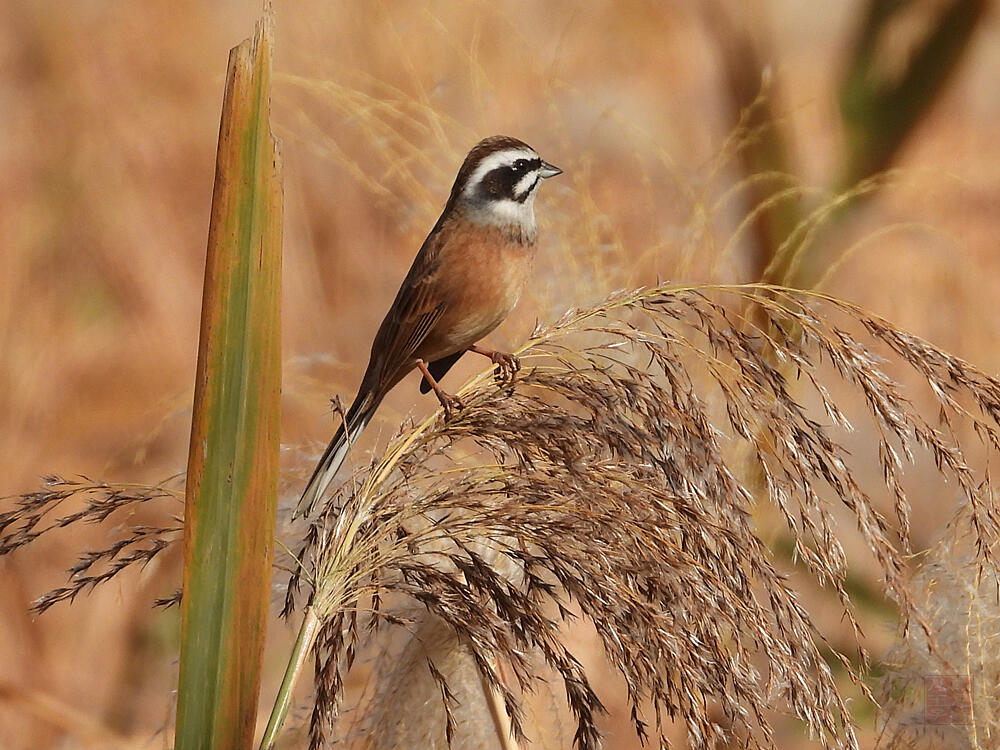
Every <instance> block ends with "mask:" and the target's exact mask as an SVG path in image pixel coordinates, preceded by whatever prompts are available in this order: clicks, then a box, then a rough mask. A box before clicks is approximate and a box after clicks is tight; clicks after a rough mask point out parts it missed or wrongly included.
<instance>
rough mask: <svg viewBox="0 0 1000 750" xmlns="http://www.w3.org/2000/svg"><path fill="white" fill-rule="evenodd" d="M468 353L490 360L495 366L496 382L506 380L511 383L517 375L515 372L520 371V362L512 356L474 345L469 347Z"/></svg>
mask: <svg viewBox="0 0 1000 750" xmlns="http://www.w3.org/2000/svg"><path fill="white" fill-rule="evenodd" d="M469 351H470V352H475V353H476V354H482V355H483V356H484V357H489V358H490V361H492V362H493V364H495V365H496V366H497V370H496V378H497V381H498V382H501V381H503V380H508V379H509V380H510V381H511V382H513V380H514V376H515V375H517V371H518V370H520V369H521V360H519V359H518V358H517V357H515V356H514V355H513V354H508V353H507V352H498V351H493V350H492V349H483V348H482V347H480V346H476V345H475V344H473V345H472V346H470V347H469Z"/></svg>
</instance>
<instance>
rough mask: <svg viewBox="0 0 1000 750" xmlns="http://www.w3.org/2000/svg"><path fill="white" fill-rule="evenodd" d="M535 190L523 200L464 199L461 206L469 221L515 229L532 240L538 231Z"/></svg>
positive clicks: (529, 240)
mask: <svg viewBox="0 0 1000 750" xmlns="http://www.w3.org/2000/svg"><path fill="white" fill-rule="evenodd" d="M536 192H537V186H536V189H535V190H532V191H531V193H529V194H528V197H527V198H525V199H524V200H523V201H515V200H512V199H510V198H507V199H504V200H475V199H473V200H465V201H463V202H462V208H463V210H464V213H465V215H466V216H467V217H468V218H469V220H470V221H473V222H475V223H476V224H481V225H483V226H494V227H499V228H501V229H512V230H515V231H517V232H518V233H519V234H520V235H521V237H523V238H524V239H525V240H527V241H528V242H534V241H535V236H536V235H537V233H538V228H537V226H536V225H535V193H536Z"/></svg>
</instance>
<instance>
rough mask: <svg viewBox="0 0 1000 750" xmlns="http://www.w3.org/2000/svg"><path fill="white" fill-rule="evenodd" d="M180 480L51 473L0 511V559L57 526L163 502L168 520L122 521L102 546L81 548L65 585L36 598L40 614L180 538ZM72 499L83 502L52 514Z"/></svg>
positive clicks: (148, 558)
mask: <svg viewBox="0 0 1000 750" xmlns="http://www.w3.org/2000/svg"><path fill="white" fill-rule="evenodd" d="M182 479H183V477H182V476H180V475H179V476H175V477H170V478H168V479H166V480H164V481H163V482H161V483H159V484H157V485H143V484H134V483H125V482H100V481H95V480H93V479H90V478H88V477H78V478H76V479H65V478H63V477H58V476H54V475H53V476H48V477H44V478H43V480H42V481H43V489H41V490H38V491H37V492H31V493H28V494H26V495H22V496H20V497H18V498H17V500H16V502H15V505H14V508H13V509H11V510H9V511H6V512H4V513H0V557H2V556H3V555H7V554H10V553H12V552H14V551H15V550H18V549H20V548H22V547H24V546H26V545H29V544H33V543H34V542H36V541H37V540H38V539H39V538H40V537H42V536H47V535H49V534H51V533H52V532H54V531H57V530H61V529H66V528H69V527H72V526H79V525H82V524H102V523H105V522H107V521H108V520H109V519H110V518H111V517H112V516H114V517H115V520H119V519H122V518H123V516H124V515H125V513H126V512H128V513H132V512H134V511H135V510H136V509H137V508H139V507H140V506H142V507H149V506H160V507H159V508H158V509H159V510H160V511H163V510H166V513H165V515H166V518H165V519H164V521H163V522H161V523H159V524H156V525H150V524H141V525H128V526H125V525H122V524H118V525H117V526H116V530H117V533H116V534H115V537H114V538H113V540H112V541H110V542H109V543H108V544H107V545H106V546H104V547H101V548H98V549H91V550H86V551H84V552H82V553H81V554H80V556H79V557H78V559H77V562H76V563H75V564H74V565H72V566H71V567H70V568H69V570H68V573H69V581H68V582H67V583H66V585H65V586H59V587H57V588H54V589H52V590H50V591H48V592H46V593H45V594H43V595H42V596H41V597H39V598H38V599H36V600H35V602H34V604H33V606H32V610H33V611H34V612H36V613H37V614H41V613H43V612H45V611H46V610H47V609H49V608H50V607H51V606H53V605H54V604H57V603H59V602H62V601H73V600H74V599H76V597H77V596H79V595H80V594H81V593H84V592H86V591H90V590H92V589H94V588H95V587H97V586H99V585H101V584H102V583H106V582H107V581H109V580H111V579H112V578H114V577H115V576H117V575H118V574H119V573H121V572H122V571H124V570H126V569H128V568H135V567H145V566H146V565H148V564H149V563H150V562H152V561H153V559H154V558H156V557H157V556H158V555H160V554H161V553H162V552H163V551H164V550H165V549H166V548H167V547H168V546H170V545H171V544H173V543H174V542H175V541H178V540H179V539H180V536H181V532H182V530H183V518H182V516H181V513H182V512H183V508H184V505H183V499H184V488H183V481H182ZM169 500H172V501H173V507H172V508H170V507H168V508H166V509H164V508H162V506H163V505H164V504H165V501H169ZM70 503H71V504H73V505H74V506H78V505H79V504H80V503H82V504H83V505H82V507H79V508H77V509H75V510H72V511H71V512H67V513H65V514H64V515H61V516H58V517H53V514H55V513H56V512H57V511H58V510H59V508H60V507H61V506H63V505H64V504H70Z"/></svg>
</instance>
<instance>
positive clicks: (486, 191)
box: [479, 157, 542, 202]
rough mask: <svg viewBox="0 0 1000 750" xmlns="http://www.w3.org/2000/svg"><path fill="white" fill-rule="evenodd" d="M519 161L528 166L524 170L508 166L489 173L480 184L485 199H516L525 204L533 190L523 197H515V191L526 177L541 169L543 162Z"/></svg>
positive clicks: (537, 160)
mask: <svg viewBox="0 0 1000 750" xmlns="http://www.w3.org/2000/svg"><path fill="white" fill-rule="evenodd" d="M518 161H520V162H523V163H524V164H525V165H526V166H525V168H524V169H516V168H515V167H514V165H513V164H508V165H504V166H502V167H496V168H494V169H492V170H490V171H489V172H487V173H486V175H485V176H484V177H483V179H482V182H481V183H480V187H479V192H480V194H481V195H482V196H483V197H488V198H495V199H497V200H504V199H514V200H517V201H519V202H523V201H524V200H525V199H526V198H527V196H528V195H530V194H531V190H528V191H527V192H526V193H524V195H523V196H517V195H515V194H514V190H515V189H516V188H517V184H518V183H519V182H520V181H521V180H523V179H524V176H525V175H527V174H530V173H531V172H533V171H536V170H538V169H540V168H541V166H542V160H541V159H539V158H537V157H536V158H534V159H519V160H518ZM536 182H537V178H536ZM532 188H534V185H532Z"/></svg>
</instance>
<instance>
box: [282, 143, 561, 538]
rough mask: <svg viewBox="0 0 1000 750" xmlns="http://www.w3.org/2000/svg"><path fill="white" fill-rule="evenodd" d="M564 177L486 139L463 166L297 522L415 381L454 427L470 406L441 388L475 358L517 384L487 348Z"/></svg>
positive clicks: (518, 289)
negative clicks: (409, 380) (378, 416)
mask: <svg viewBox="0 0 1000 750" xmlns="http://www.w3.org/2000/svg"><path fill="white" fill-rule="evenodd" d="M559 174H562V170H561V169H559V167H556V166H554V165H553V164H550V163H549V162H547V161H544V160H543V159H542V158H541V157H540V156H539V155H538V153H537V152H536V151H535V150H534V149H533V148H531V147H530V146H529V145H528V144H526V143H524V142H523V141H520V140H518V139H517V138H512V137H510V136H504V135H496V136H491V137H489V138H484V139H483V140H482V141H480V142H479V143H477V144H476V145H475V146H473V148H472V149H471V150H470V151H469V153H468V155H467V156H466V157H465V160H464V161H463V162H462V166H461V168H460V169H459V170H458V175H457V176H456V178H455V182H454V185H453V186H452V188H451V194H450V195H449V197H448V200H447V202H446V203H445V207H444V210H443V211H442V212H441V216H440V218H438V220H437V222H436V223H435V224H434V227H433V229H431V231H430V234H428V235H427V239H425V240H424V242H423V244H422V245H421V247H420V250H419V251H418V252H417V255H416V257H415V258H414V260H413V264H412V265H411V266H410V270H409V272H408V273H407V274H406V277H405V278H404V279H403V282H402V284H401V285H400V287H399V291H398V293H397V294H396V298H395V300H394V301H393V303H392V305H391V306H390V307H389V311H388V313H386V316H385V319H384V320H383V321H382V324H381V326H379V329H378V333H376V335H375V340H374V342H373V343H372V348H371V356H370V358H369V361H368V367H367V368H366V369H365V374H364V377H363V378H362V379H361V386H360V387H359V389H358V393H357V396H356V397H355V399H354V401H353V403H352V404H351V406H350V408H349V409H348V410H347V412H346V414H345V415H344V419H343V422H342V424H341V426H340V427H339V428H338V429H337V431H336V433H335V434H334V436H333V439H332V440H331V441H330V444H329V445H328V446H327V448H326V450H325V451H324V453H323V457H322V458H321V459H320V461H319V463H318V464H317V466H316V469H315V470H314V471H313V474H312V477H311V478H310V479H309V482H308V484H307V485H306V488H305V490H304V491H303V493H302V497H301V499H300V500H299V503H298V506H297V507H296V510H295V513H294V514H293V518H295V517H298V516H300V515H304V516H307V517H308V516H310V515H311V514H312V510H313V508H314V507H315V505H316V503H317V501H318V500H319V499H320V498H321V497H322V496H323V494H324V492H325V491H326V489H327V488H328V487H329V485H330V483H331V482H332V481H333V479H334V476H335V475H336V473H337V471H338V470H339V469H340V466H341V464H343V462H344V459H345V458H346V457H347V454H348V451H349V450H350V447H351V445H353V444H354V443H355V442H357V440H358V438H359V437H360V436H361V433H362V432H363V431H364V429H365V427H366V426H367V425H368V423H369V422H370V421H371V419H372V416H373V415H374V414H375V411H376V409H378V407H379V404H381V402H382V399H384V398H385V396H386V395H387V394H388V393H389V391H390V390H392V388H393V387H394V386H395V385H396V384H397V383H399V381H400V380H402V379H403V377H405V376H406V375H407V374H408V373H410V372H412V371H413V370H414V369H417V370H419V371H420V373H421V374H422V376H423V377H422V380H421V383H420V391H421V393H427V392H428V391H434V394H435V395H436V396H437V398H438V400H439V401H440V403H441V406H442V408H443V409H444V413H445V419H448V418H450V417H451V415H452V412H453V410H454V409H461V408H462V407H463V404H462V402H461V400H460V399H459V398H458V397H456V396H454V395H451V394H449V393H446V392H445V391H444V390H443V389H442V388H441V386H440V385H439V383H438V381H439V380H440V379H441V378H442V377H443V376H444V374H445V373H446V372H448V370H449V369H451V367H452V366H453V365H454V364H455V363H456V362H457V361H458V360H459V358H460V357H461V356H462V355H463V354H465V353H466V352H474V353H476V354H480V355H483V356H486V357H488V358H489V359H490V360H491V361H492V362H493V363H494V364H495V365H496V368H497V375H498V377H500V376H501V375H509V376H510V377H511V378H513V376H514V374H515V373H516V372H517V370H518V369H519V368H520V363H519V362H518V360H517V358H516V357H514V356H513V355H512V354H509V353H506V352H500V351H495V350H491V349H487V348H483V347H481V346H480V345H479V342H480V341H482V339H483V338H484V337H485V336H487V335H489V334H490V333H491V332H492V331H493V330H494V329H495V328H496V327H497V326H499V325H500V323H502V322H503V321H504V320H505V319H506V318H507V316H508V314H509V313H510V311H511V310H512V309H513V308H514V306H515V305H516V304H517V302H518V300H519V298H520V296H521V293H522V290H523V289H524V286H525V283H526V281H527V278H528V275H529V272H530V268H531V265H532V260H533V258H534V255H535V246H536V240H537V234H538V232H537V228H536V224H535V210H534V202H535V195H536V194H537V192H538V188H539V185H541V183H542V181H543V180H546V179H548V178H550V177H555V176H556V175H559Z"/></svg>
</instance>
